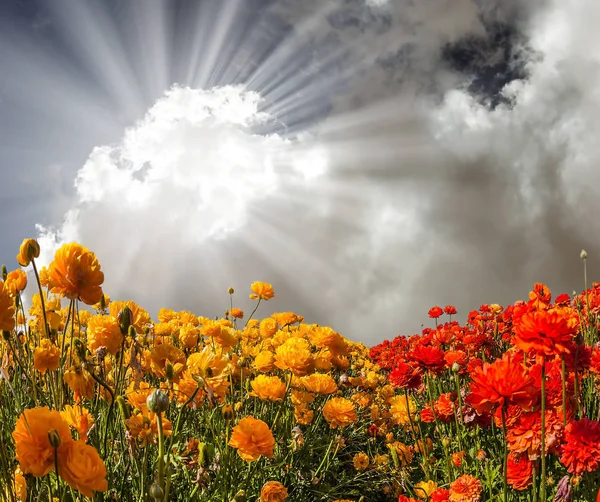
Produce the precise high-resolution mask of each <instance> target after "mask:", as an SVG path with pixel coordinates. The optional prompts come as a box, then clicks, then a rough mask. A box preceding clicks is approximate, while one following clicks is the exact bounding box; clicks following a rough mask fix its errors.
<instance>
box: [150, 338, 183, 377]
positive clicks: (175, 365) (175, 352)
mask: <svg viewBox="0 0 600 502" xmlns="http://www.w3.org/2000/svg"><path fill="white" fill-rule="evenodd" d="M150 361H151V364H152V371H154V373H155V374H156V375H158V376H159V377H161V378H164V377H165V376H166V372H167V366H170V367H171V369H172V371H173V378H172V379H173V381H174V382H177V380H178V379H179V375H180V373H181V372H182V371H183V370H184V369H185V363H186V359H185V354H184V353H183V351H181V349H178V348H177V347H175V346H174V345H171V344H169V343H161V344H160V345H157V346H156V347H154V349H152V352H151V353H150Z"/></svg>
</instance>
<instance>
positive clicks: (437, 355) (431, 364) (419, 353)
mask: <svg viewBox="0 0 600 502" xmlns="http://www.w3.org/2000/svg"><path fill="white" fill-rule="evenodd" d="M410 357H411V358H412V359H413V360H414V361H415V362H417V363H419V366H421V367H422V368H423V369H425V370H429V371H431V372H433V373H440V372H441V371H443V370H444V367H445V365H446V364H445V361H444V351H443V350H442V349H440V348H439V347H434V346H432V345H421V344H418V345H417V346H416V347H415V348H414V349H413V351H412V352H411V353H410Z"/></svg>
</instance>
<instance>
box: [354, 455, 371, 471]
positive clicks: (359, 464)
mask: <svg viewBox="0 0 600 502" xmlns="http://www.w3.org/2000/svg"><path fill="white" fill-rule="evenodd" d="M352 463H353V464H354V468H355V469H356V470H357V471H364V470H365V469H366V468H367V467H369V457H368V455H366V454H365V453H363V452H360V453H357V454H356V455H354V458H353V459H352Z"/></svg>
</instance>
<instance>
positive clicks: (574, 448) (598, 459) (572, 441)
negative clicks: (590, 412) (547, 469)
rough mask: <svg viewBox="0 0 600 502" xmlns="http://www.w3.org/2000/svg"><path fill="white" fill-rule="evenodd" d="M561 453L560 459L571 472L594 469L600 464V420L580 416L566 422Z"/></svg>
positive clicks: (579, 472)
mask: <svg viewBox="0 0 600 502" xmlns="http://www.w3.org/2000/svg"><path fill="white" fill-rule="evenodd" d="M561 453H562V454H561V456H560V461H561V463H562V464H563V465H564V466H565V467H566V468H567V470H568V471H569V472H570V473H571V474H573V475H575V476H580V475H581V474H583V473H584V472H586V471H587V472H593V471H595V470H596V469H597V468H598V465H600V422H597V421H596V420H590V419H588V418H582V419H581V420H577V421H573V422H570V423H568V424H567V427H566V428H565V434H564V444H563V445H562V448H561Z"/></svg>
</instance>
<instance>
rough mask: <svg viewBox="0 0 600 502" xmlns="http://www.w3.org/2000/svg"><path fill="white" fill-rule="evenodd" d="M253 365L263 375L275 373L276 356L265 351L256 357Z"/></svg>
mask: <svg viewBox="0 0 600 502" xmlns="http://www.w3.org/2000/svg"><path fill="white" fill-rule="evenodd" d="M252 365H253V366H254V367H255V368H256V369H257V370H258V371H260V372H261V373H268V372H269V371H273V368H274V367H275V354H273V352H271V351H269V350H263V351H262V352H259V353H258V354H257V355H256V357H255V358H254V362H253V363H252Z"/></svg>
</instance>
